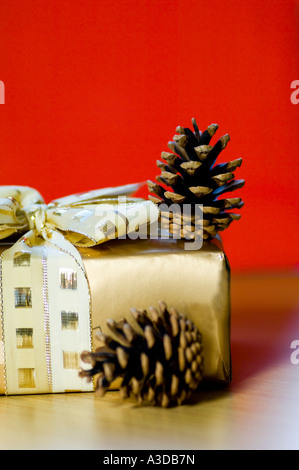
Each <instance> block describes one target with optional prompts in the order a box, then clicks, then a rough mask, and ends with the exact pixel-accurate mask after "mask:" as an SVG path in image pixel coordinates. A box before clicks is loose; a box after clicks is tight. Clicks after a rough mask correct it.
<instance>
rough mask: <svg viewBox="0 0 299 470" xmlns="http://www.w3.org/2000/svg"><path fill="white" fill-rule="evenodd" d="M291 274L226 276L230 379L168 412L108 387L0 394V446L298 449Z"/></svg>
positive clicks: (298, 315) (296, 307) (296, 281)
mask: <svg viewBox="0 0 299 470" xmlns="http://www.w3.org/2000/svg"><path fill="white" fill-rule="evenodd" d="M298 287H299V277H297V276H296V275H293V274H284V273H282V274H271V273H269V274H262V273H260V274H254V273H252V274H239V275H238V276H237V275H234V276H233V278H232V358H233V382H232V384H231V386H230V387H228V388H226V389H212V390H202V391H200V392H199V393H198V394H196V395H194V396H193V399H192V400H191V401H190V402H189V403H188V404H186V405H184V406H181V407H178V408H174V409H160V408H155V407H139V406H137V405H136V403H135V402H134V401H130V400H129V401H125V402H122V401H121V400H120V398H119V393H118V392H109V393H108V394H107V395H106V396H105V397H104V398H97V397H96V396H95V395H94V394H93V393H80V394H79V393H74V394H59V395H40V396H11V397H1V398H0V422H1V426H0V449H1V450H3V449H105V450H107V449H109V450H110V449H111V450H113V449H299V399H298V397H299V365H297V366H296V365H293V364H292V363H291V360H290V356H291V349H290V344H291V342H292V341H293V340H296V339H297V340H299V289H298Z"/></svg>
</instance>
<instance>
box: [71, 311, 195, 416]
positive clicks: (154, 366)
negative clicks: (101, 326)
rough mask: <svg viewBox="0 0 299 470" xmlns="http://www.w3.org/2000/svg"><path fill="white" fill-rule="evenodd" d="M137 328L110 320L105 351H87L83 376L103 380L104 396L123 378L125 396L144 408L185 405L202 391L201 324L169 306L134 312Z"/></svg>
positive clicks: (101, 391)
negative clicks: (197, 392)
mask: <svg viewBox="0 0 299 470" xmlns="http://www.w3.org/2000/svg"><path fill="white" fill-rule="evenodd" d="M131 313H132V316H133V320H135V323H136V325H135V327H133V326H132V324H133V323H134V322H132V324H130V323H128V322H127V320H122V321H120V322H115V321H114V320H108V322H107V325H108V327H109V329H110V331H111V336H110V335H104V334H103V333H99V334H98V338H99V340H100V341H101V343H102V344H103V346H101V347H99V348H97V349H96V351H95V352H88V351H84V352H83V353H82V355H81V358H82V360H83V362H85V363H87V364H90V365H91V369H84V370H83V369H82V370H81V371H80V373H79V375H80V376H81V377H85V378H87V380H89V381H91V380H92V377H93V376H98V377H97V382H96V392H97V393H98V394H100V395H101V396H103V395H104V394H105V393H106V391H107V389H108V388H109V387H110V385H111V383H112V382H113V381H114V380H115V379H117V378H122V382H121V386H120V394H121V396H122V397H123V398H127V397H129V396H133V397H135V398H136V399H137V400H138V402H139V403H140V404H142V403H148V404H152V405H158V406H162V407H169V406H176V405H180V404H181V403H183V401H184V400H186V398H188V397H189V396H190V394H191V393H192V391H194V390H196V389H197V388H198V385H199V383H200V381H201V379H202V376H203V357H202V344H201V334H200V333H199V331H198V329H197V328H196V327H195V325H194V324H193V323H192V322H191V321H190V320H189V319H188V318H187V317H186V316H185V315H183V314H178V313H177V311H176V310H175V309H173V308H170V309H168V308H167V306H166V305H165V303H164V302H160V303H159V308H158V309H156V308H154V307H150V308H149V309H148V310H147V311H146V310H137V309H131Z"/></svg>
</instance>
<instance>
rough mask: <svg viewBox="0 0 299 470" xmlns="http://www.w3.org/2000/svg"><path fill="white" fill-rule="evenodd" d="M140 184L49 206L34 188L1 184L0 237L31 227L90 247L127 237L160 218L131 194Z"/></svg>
mask: <svg viewBox="0 0 299 470" xmlns="http://www.w3.org/2000/svg"><path fill="white" fill-rule="evenodd" d="M140 186H141V185H140V184H131V185H124V186H118V187H112V188H104V189H99V190H95V191H89V192H87V193H82V194H74V195H71V196H67V197H63V198H60V199H56V200H55V201H53V202H51V203H50V204H48V205H46V204H45V202H44V200H43V198H42V196H41V195H40V194H39V192H38V191H36V190H35V189H32V188H29V187H26V186H2V187H0V239H3V238H7V237H9V236H10V235H13V234H14V233H24V232H26V231H28V230H31V231H33V232H34V234H35V235H37V236H42V237H44V238H46V239H48V238H49V234H50V233H51V231H52V230H58V231H60V232H61V233H63V235H64V237H65V238H66V239H68V240H69V241H70V242H71V243H72V244H73V245H75V246H80V247H89V246H94V245H97V244H99V243H103V242H105V241H107V240H109V239H111V238H117V237H120V236H125V235H126V234H129V233H132V232H134V231H135V230H136V228H137V227H140V226H145V225H146V224H147V223H148V222H150V221H153V220H156V219H157V209H156V207H155V206H154V204H152V203H151V202H150V201H146V200H143V199H142V198H136V197H131V196H129V195H131V194H132V193H134V192H136V191H137V190H138V189H139V188H140ZM128 196H129V197H128Z"/></svg>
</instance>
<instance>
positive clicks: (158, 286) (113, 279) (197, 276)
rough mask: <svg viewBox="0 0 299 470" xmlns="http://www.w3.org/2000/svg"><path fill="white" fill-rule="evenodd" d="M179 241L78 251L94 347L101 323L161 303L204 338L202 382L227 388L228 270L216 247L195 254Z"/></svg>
mask: <svg viewBox="0 0 299 470" xmlns="http://www.w3.org/2000/svg"><path fill="white" fill-rule="evenodd" d="M184 246H185V245H184V242H183V241H182V240H165V239H164V240H163V239H158V240H149V239H147V240H141V239H138V240H135V241H134V240H129V239H127V240H113V241H110V242H107V243H105V244H103V245H101V246H100V247H95V248H88V249H86V248H83V249H80V250H79V251H80V254H81V256H82V259H83V263H84V265H85V269H86V272H87V277H88V280H89V284H90V290H91V302H92V327H93V334H94V339H93V347H94V348H95V347H96V346H97V340H96V337H95V333H96V331H97V330H98V329H102V331H103V332H105V333H108V328H107V326H106V320H107V319H108V318H114V319H115V320H120V319H122V318H126V319H127V320H128V321H130V308H131V307H135V308H142V309H144V308H147V307H149V306H151V305H156V304H157V302H158V301H159V300H163V301H165V302H166V303H167V305H168V306H169V307H175V308H176V309H177V310H178V311H180V312H181V313H185V314H186V315H188V317H189V318H190V319H191V320H192V321H193V322H194V323H195V324H196V325H197V327H198V328H199V330H200V332H201V333H202V335H203V349H204V379H205V380H210V381H218V382H224V383H228V382H229V381H230V380H231V354H230V268H229V263H228V260H227V257H226V255H225V253H224V251H223V248H222V246H221V243H220V242H219V241H217V240H214V241H212V242H204V244H203V246H202V248H201V249H200V250H197V251H188V250H185V249H184Z"/></svg>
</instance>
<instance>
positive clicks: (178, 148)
mask: <svg viewBox="0 0 299 470" xmlns="http://www.w3.org/2000/svg"><path fill="white" fill-rule="evenodd" d="M192 123H193V127H194V131H192V130H190V129H188V128H184V127H181V126H178V127H177V129H176V132H177V133H178V134H177V135H175V136H174V138H173V141H171V142H168V147H169V148H170V150H172V152H173V153H169V152H162V154H161V157H162V159H163V160H164V161H165V162H166V163H164V162H161V161H157V166H158V167H159V168H160V169H161V175H160V176H158V177H157V178H156V179H157V181H158V183H161V184H158V183H154V182H152V181H148V188H149V191H150V192H151V193H153V194H155V196H149V199H150V200H151V201H153V202H155V203H156V204H157V205H158V207H160V214H161V221H162V227H163V221H164V222H165V224H169V223H170V226H169V228H170V230H169V231H170V233H172V234H176V235H179V236H181V237H182V238H188V234H189V232H194V231H196V228H197V227H196V222H195V216H196V211H195V207H196V205H198V204H202V205H203V220H202V222H197V223H198V226H200V230H201V229H202V234H203V239H209V238H213V237H215V236H216V235H217V233H218V232H219V231H221V230H224V229H226V228H227V227H228V226H229V225H230V223H231V222H232V221H233V220H238V219H239V218H240V215H239V214H235V213H232V212H229V211H231V209H236V208H237V209H240V208H241V207H242V206H243V204H244V203H243V201H242V200H241V198H240V197H235V198H222V199H218V198H219V196H222V195H223V194H224V193H227V192H231V191H234V190H236V189H238V188H241V187H242V186H243V185H244V183H245V181H244V180H235V176H234V174H233V171H235V170H236V169H237V168H238V167H239V166H240V165H241V164H242V158H238V159H237V160H233V161H230V162H228V163H221V164H218V165H215V162H216V159H217V157H218V155H219V154H220V152H221V151H222V150H223V149H224V148H225V147H226V145H227V143H228V141H229V140H230V137H229V135H228V134H226V135H224V136H223V137H221V138H220V139H219V140H218V141H217V142H216V144H215V145H214V146H212V145H210V141H211V139H212V137H213V135H214V134H215V133H216V131H217V129H218V125H217V124H211V125H210V126H208V128H207V129H206V130H205V131H204V132H201V131H199V129H198V126H197V124H196V121H195V119H192ZM173 204H178V205H179V206H181V207H183V205H186V204H188V205H190V207H191V216H190V214H188V215H187V216H186V217H184V216H183V210H182V209H180V211H179V213H178V214H175V213H172V212H170V211H169V210H168V209H167V208H168V207H169V206H171V205H173ZM185 207H186V206H185ZM165 227H166V225H165ZM183 228H184V230H183ZM186 235H187V236H186Z"/></svg>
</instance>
